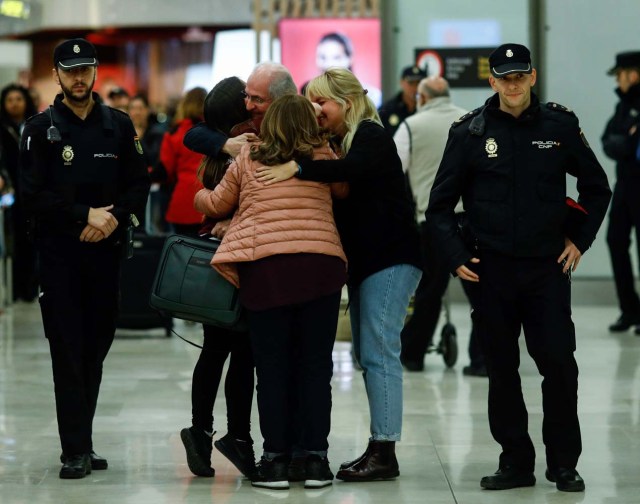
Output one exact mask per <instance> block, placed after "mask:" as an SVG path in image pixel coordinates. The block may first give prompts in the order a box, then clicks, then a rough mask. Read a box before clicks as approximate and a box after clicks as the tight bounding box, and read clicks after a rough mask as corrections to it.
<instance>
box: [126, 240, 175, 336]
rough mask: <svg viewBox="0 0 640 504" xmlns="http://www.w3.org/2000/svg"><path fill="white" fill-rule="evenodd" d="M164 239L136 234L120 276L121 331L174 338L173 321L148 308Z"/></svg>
mask: <svg viewBox="0 0 640 504" xmlns="http://www.w3.org/2000/svg"><path fill="white" fill-rule="evenodd" d="M164 241H165V237H164V236H150V235H147V234H146V233H136V234H134V236H133V257H131V258H130V259H125V260H123V261H122V270H121V273H120V278H121V279H120V310H119V313H118V318H117V320H116V327H118V328H120V329H154V328H163V329H164V330H165V334H166V336H167V337H170V336H171V330H172V328H173V319H172V318H171V317H167V316H165V315H162V314H160V313H159V312H158V311H156V310H154V309H153V308H151V306H149V295H150V294H151V286H152V284H153V279H154V277H155V274H156V269H157V268H158V263H159V262H160V253H161V252H162V246H163V245H164Z"/></svg>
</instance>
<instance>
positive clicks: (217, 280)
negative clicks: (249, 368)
mask: <svg viewBox="0 0 640 504" xmlns="http://www.w3.org/2000/svg"><path fill="white" fill-rule="evenodd" d="M219 245H220V241H219V240H217V239H210V238H194V237H190V236H183V235H172V236H169V237H168V238H167V240H166V241H165V243H164V247H163V248H162V254H161V256H160V264H159V265H158V269H157V271H156V276H155V279H154V281H153V287H152V289H151V296H150V298H149V304H150V305H151V307H153V308H155V309H156V310H158V311H159V312H161V313H163V314H166V315H169V316H171V317H175V318H180V319H184V320H191V321H193V322H201V323H203V324H209V325H215V326H218V327H224V328H227V329H232V330H236V331H246V330H247V324H246V321H245V320H244V317H243V310H242V307H241V305H240V296H239V293H238V289H237V288H236V287H235V286H234V285H232V284H231V283H230V282H229V281H228V280H226V279H225V278H224V277H222V276H221V275H220V274H219V273H218V272H217V271H216V270H215V269H213V268H212V267H211V264H210V263H211V258H212V257H213V255H214V254H215V253H216V250H218V246H219Z"/></svg>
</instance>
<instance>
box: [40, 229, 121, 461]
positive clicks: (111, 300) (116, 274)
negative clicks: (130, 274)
mask: <svg viewBox="0 0 640 504" xmlns="http://www.w3.org/2000/svg"><path fill="white" fill-rule="evenodd" d="M39 252H40V254H39V261H40V272H41V294H40V309H41V312H42V320H43V325H44V333H45V336H46V337H47V339H48V341H49V347H50V351H51V363H52V368H53V381H54V389H55V398H56V413H57V418H58V432H59V434H60V441H61V444H62V451H63V452H64V453H65V454H67V455H77V454H82V453H89V452H90V451H91V450H92V449H93V444H92V438H91V436H92V425H93V418H94V415H95V411H96V404H97V401H98V392H99V390H100V382H101V380H102V363H103V361H104V359H105V357H106V356H107V353H108V352H109V348H110V347H111V343H112V342H113V338H114V333H115V320H116V315H117V307H118V289H119V283H120V260H121V256H122V249H121V247H120V246H114V245H111V244H108V243H106V242H105V243H82V242H80V241H79V240H78V239H75V238H67V237H42V238H41V239H40V240H39Z"/></svg>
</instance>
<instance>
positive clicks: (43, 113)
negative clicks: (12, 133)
mask: <svg viewBox="0 0 640 504" xmlns="http://www.w3.org/2000/svg"><path fill="white" fill-rule="evenodd" d="M45 114H46V115H47V120H49V115H48V114H47V111H46V110H43V111H42V112H38V113H36V114H33V115H32V116H30V117H28V118H27V120H26V122H31V121H33V120H36V119H38V118H41V117H42V116H43V115H45Z"/></svg>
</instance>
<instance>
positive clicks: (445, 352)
mask: <svg viewBox="0 0 640 504" xmlns="http://www.w3.org/2000/svg"><path fill="white" fill-rule="evenodd" d="M442 311H443V312H444V318H445V323H444V325H443V326H442V329H441V331H440V342H439V343H438V344H437V345H434V344H433V341H432V342H431V344H430V345H429V347H428V348H427V353H428V354H429V353H436V352H437V353H439V354H440V355H442V360H444V363H445V365H446V366H447V367H448V368H452V367H453V366H455V364H456V362H457V360H458V333H457V331H456V326H454V325H453V323H452V322H451V304H450V299H449V288H447V290H446V291H445V293H444V296H442Z"/></svg>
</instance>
